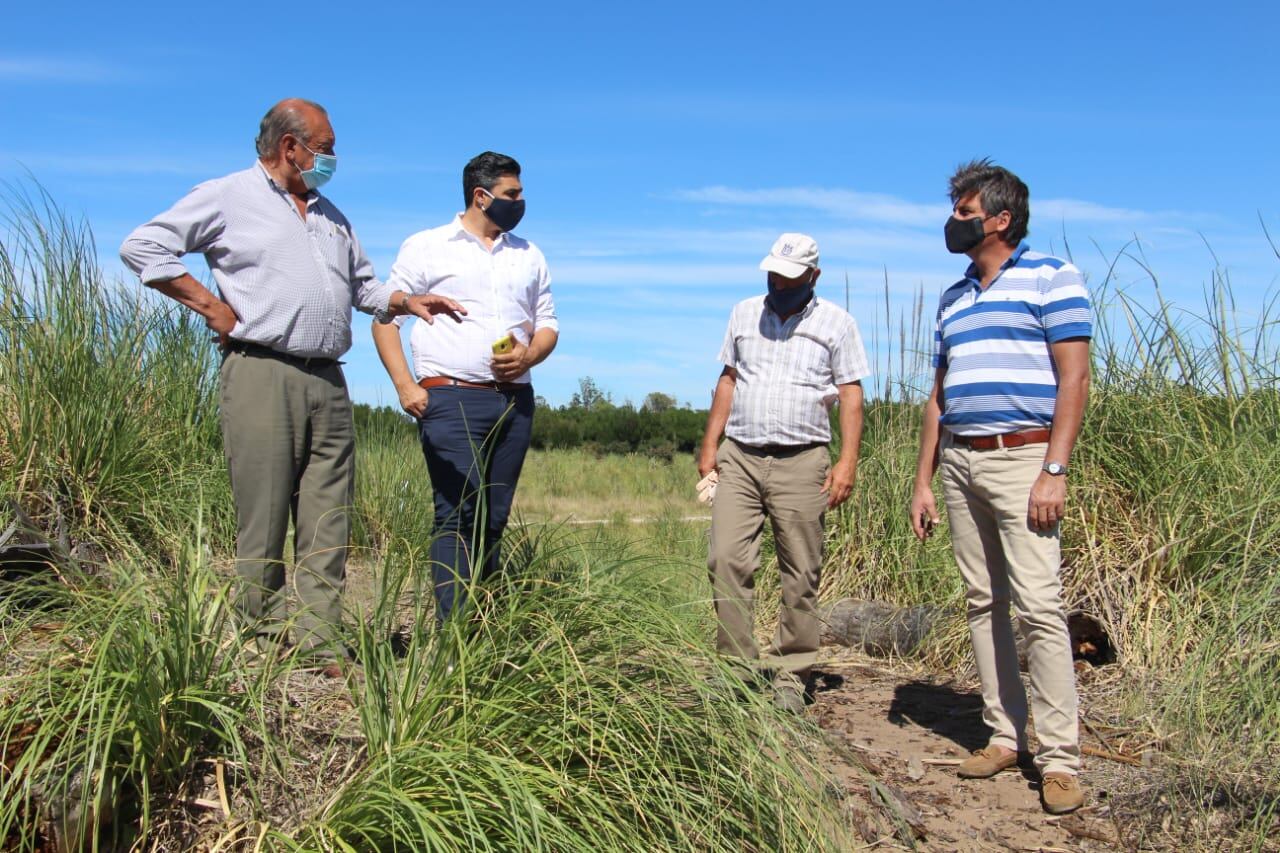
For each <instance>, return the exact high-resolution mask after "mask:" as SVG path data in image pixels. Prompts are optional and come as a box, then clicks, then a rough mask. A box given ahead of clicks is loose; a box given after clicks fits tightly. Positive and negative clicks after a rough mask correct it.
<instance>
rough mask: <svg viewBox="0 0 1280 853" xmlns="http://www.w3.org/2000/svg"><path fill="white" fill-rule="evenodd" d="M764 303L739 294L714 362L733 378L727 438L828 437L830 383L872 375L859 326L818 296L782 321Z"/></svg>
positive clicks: (803, 440)
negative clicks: (729, 370)
mask: <svg viewBox="0 0 1280 853" xmlns="http://www.w3.org/2000/svg"><path fill="white" fill-rule="evenodd" d="M764 300H765V298H764V297H763V296H754V297H752V298H750V299H744V300H743V301H742V302H739V303H738V304H737V305H735V306H734V308H733V313H732V314H731V315H730V316H729V328H728V331H727V332H726V333H725V337H724V345H723V346H722V347H721V348H720V361H721V362H722V363H723V364H725V365H727V366H729V367H732V368H733V369H734V370H736V371H737V373H738V381H737V384H736V385H735V386H734V391H733V407H732V408H731V409H730V412H729V422H728V423H727V424H726V425H725V431H724V432H725V435H726V436H728V437H729V438H731V439H733V440H734V441H736V442H738V443H740V444H747V445H751V446H753V447H761V446H765V445H799V444H812V443H815V442H823V443H825V442H828V441H830V440H831V422H830V418H829V417H828V414H827V401H828V400H830V399H832V397H833V396H834V395H835V394H836V388H835V386H836V385H846V384H849V383H851V382H857V381H859V380H862V379H865V378H866V377H867V376H869V375H870V374H871V370H870V367H869V366H868V363H867V354H866V351H865V350H864V349H863V346H862V336H861V335H860V334H859V333H858V324H857V322H856V321H854V319H853V318H852V317H850V316H849V314H848V312H846V311H844V310H843V309H841V308H837V307H836V306H835V305H833V304H831V303H830V302H827V301H826V300H823V299H819V298H818V297H817V296H816V295H815V296H814V297H813V299H811V300H810V301H809V304H808V305H806V306H805V307H804V310H802V311H801V312H800V313H798V314H793V315H792V316H791V317H788V318H787V319H786V320H785V321H784V320H782V319H781V318H779V317H778V315H777V314H775V313H774V312H773V310H772V309H770V308H768V307H766V306H765V301H764Z"/></svg>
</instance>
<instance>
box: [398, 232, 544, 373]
mask: <svg viewBox="0 0 1280 853" xmlns="http://www.w3.org/2000/svg"><path fill="white" fill-rule="evenodd" d="M387 284H388V285H389V286H390V287H391V289H392V290H393V291H395V290H403V291H407V292H409V293H415V294H425V293H434V294H438V295H440V296H448V297H449V298H450V299H454V300H456V301H458V302H460V303H461V304H462V307H463V308H466V309H467V313H466V315H464V316H463V317H462V322H461V323H456V322H454V321H453V319H452V318H451V317H449V316H448V315H444V314H440V315H437V316H436V317H435V322H434V323H431V324H427V323H424V322H421V321H419V322H417V323H415V324H414V326H413V331H412V332H411V333H410V335H409V344H410V349H411V351H412V353H413V373H414V377H415V378H417V379H423V378H425V377H428V376H452V377H453V378H454V379H462V380H465V381H467V382H493V381H495V377H494V375H493V369H492V368H491V367H490V361H491V360H492V359H493V343H494V341H496V340H498V339H499V338H501V337H503V336H504V335H506V334H507V333H508V332H510V333H512V334H513V335H515V337H516V339H517V340H518V341H520V342H521V343H523V344H525V345H528V343H529V341H531V340H532V339H533V333H534V332H536V331H538V330H539V329H552V330H556V331H558V330H559V328H560V325H559V323H558V322H557V321H556V308H555V303H554V302H553V301H552V299H551V276H550V274H549V273H548V272H547V260H546V258H544V257H543V256H542V252H541V250H539V249H538V247H537V246H535V245H533V244H532V243H530V242H529V241H528V240H524V239H522V238H520V237H517V236H515V235H514V234H510V233H505V234H501V235H499V237H498V238H497V239H496V240H495V241H494V243H493V250H492V251H490V250H489V249H488V248H486V247H485V245H484V242H483V241H482V240H481V239H480V238H479V237H477V236H476V235H474V234H472V233H471V232H470V231H468V230H466V229H465V228H463V227H462V216H461V214H459V215H458V216H455V217H454V219H453V221H452V222H450V223H449V224H448V225H441V226H440V227H439V228H429V229H427V230H426V231H419V232H418V233H417V234H414V235H413V236H412V237H410V238H409V239H408V240H405V241H404V245H402V246H401V247H400V254H399V255H398V256H397V257H396V262H395V264H394V265H393V266H392V267H391V275H390V276H388V278H387ZM407 319H408V317H406V316H400V317H396V318H395V320H394V322H395V323H396V324H397V325H403V324H404V322H405V320H407ZM515 381H516V382H528V381H529V374H528V373H525V374H524V375H523V376H521V377H519V378H518V379H516V380H515Z"/></svg>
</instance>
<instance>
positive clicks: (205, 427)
mask: <svg viewBox="0 0 1280 853" xmlns="http://www.w3.org/2000/svg"><path fill="white" fill-rule="evenodd" d="M0 230H2V231H3V234H4V239H3V241H2V242H0V493H3V494H7V495H10V496H16V497H17V498H18V499H19V500H21V501H22V503H23V504H24V505H25V506H26V508H27V510H28V512H29V513H30V514H31V515H32V516H35V517H37V518H38V519H39V520H41V521H42V522H44V523H45V526H46V528H47V529H50V530H55V529H58V530H60V531H61V532H62V533H63V535H64V538H73V539H75V538H78V539H81V540H87V541H89V542H91V543H93V544H95V545H98V546H101V547H102V548H106V549H108V550H119V549H121V548H126V547H134V546H139V545H141V546H143V547H146V548H149V549H152V550H157V551H159V552H161V553H165V552H170V551H172V550H173V545H174V543H172V542H169V541H166V540H164V539H163V538H162V537H158V536H157V534H158V532H159V531H160V530H162V529H168V530H174V529H179V528H181V527H183V526H185V523H186V522H187V520H188V519H189V518H190V517H191V514H192V510H193V509H197V510H198V511H199V512H200V513H201V515H202V516H203V517H204V518H205V519H206V520H207V523H208V524H209V526H210V527H211V529H212V530H213V531H214V533H215V536H216V538H217V539H218V541H226V537H227V536H228V535H229V533H230V530H231V529H232V528H231V515H230V501H229V498H228V496H229V488H228V485H227V479H226V476H225V474H224V473H223V465H222V458H221V439H220V438H219V432H218V417H217V410H216V406H215V395H216V375H215V373H214V369H213V368H214V364H215V350H214V349H213V347H211V346H210V345H209V342H208V332H207V330H206V329H204V327H203V324H201V323H198V322H196V321H193V319H192V315H191V313H190V312H187V311H185V310H182V309H180V308H176V307H175V306H172V305H165V304H162V303H161V302H160V301H159V300H157V299H152V298H148V297H149V295H148V294H144V293H143V292H142V291H141V289H140V288H138V287H118V286H115V285H114V284H113V283H111V282H108V281H107V280H105V279H104V277H103V275H102V273H101V271H100V270H99V269H98V265H97V254H96V249H95V247H94V242H93V237H92V234H91V233H90V231H89V228H88V226H87V225H85V224H84V223H82V222H77V221H74V220H72V219H70V218H69V217H67V216H66V215H65V214H63V213H62V212H61V211H60V210H59V209H58V208H57V207H56V206H54V205H53V203H52V202H51V201H50V200H49V199H48V198H47V197H44V196H42V195H37V196H35V197H30V196H18V197H16V198H13V199H11V205H10V207H9V214H8V215H7V216H5V217H3V218H2V219H0ZM94 550H98V549H94Z"/></svg>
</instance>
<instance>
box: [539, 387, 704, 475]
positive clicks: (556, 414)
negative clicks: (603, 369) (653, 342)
mask: <svg viewBox="0 0 1280 853" xmlns="http://www.w3.org/2000/svg"><path fill="white" fill-rule="evenodd" d="M706 423H707V411H706V410H705V409H694V408H692V407H690V406H689V405H688V404H685V405H684V406H681V405H680V404H679V403H677V401H676V398H675V397H672V396H671V395H669V394H663V393H661V392H658V391H654V392H653V393H651V394H649V395H648V396H646V397H645V398H644V402H642V403H641V404H640V405H639V406H638V407H637V406H635V405H633V404H632V403H631V402H630V401H628V402H625V403H623V404H621V405H617V404H615V403H614V402H613V399H612V397H611V396H610V395H609V394H608V393H606V392H604V391H602V390H601V389H600V387H599V386H598V385H596V383H595V380H593V379H592V378H591V377H589V376H587V377H584V378H582V379H580V380H578V390H577V391H576V392H575V393H574V395H573V397H572V399H570V401H569V405H567V406H560V407H558V408H553V407H551V406H549V405H547V403H546V401H545V400H542V399H541V398H539V400H538V409H537V413H536V414H535V415H534V418H533V440H532V446H533V447H535V448H538V449H540V450H547V449H551V448H568V449H574V448H581V449H583V450H587V451H589V452H592V453H645V454H649V455H651V456H661V457H665V458H670V457H672V456H674V455H675V454H677V453H692V452H693V451H694V449H695V448H696V447H697V446H698V444H699V443H700V442H701V441H702V430H703V428H704V427H705V426H706Z"/></svg>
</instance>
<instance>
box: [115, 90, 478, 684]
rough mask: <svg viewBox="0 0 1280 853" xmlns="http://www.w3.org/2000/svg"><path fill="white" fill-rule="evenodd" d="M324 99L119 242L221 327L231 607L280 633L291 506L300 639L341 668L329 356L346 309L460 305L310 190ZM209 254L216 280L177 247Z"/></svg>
mask: <svg viewBox="0 0 1280 853" xmlns="http://www.w3.org/2000/svg"><path fill="white" fill-rule="evenodd" d="M334 144H335V137H334V133H333V126H332V125H331V124H330V123H329V117H328V114H327V113H326V112H325V110H324V108H323V107H321V106H320V105H319V104H316V103H312V102H311V101H305V100H302V99H301V98H289V99H287V100H284V101H281V102H280V103H278V104H276V105H275V106H274V107H272V108H271V109H270V111H268V112H267V114H266V116H264V117H263V119H262V125H261V127H260V129H259V133H258V139H257V149H258V159H257V161H256V162H254V164H253V166H251V167H250V168H248V169H245V170H243V171H240V172H235V173H233V174H231V175H227V176H226V177H223V178H218V179H216V180H212V181H207V182H206V183H203V184H200V185H199V186H198V187H196V188H195V189H193V190H192V191H191V192H190V193H188V194H187V195H186V196H184V197H183V198H182V199H180V200H179V201H178V202H177V203H176V204H175V205H174V206H173V207H172V208H170V209H169V210H167V211H165V212H164V213H162V214H160V215H159V216H157V217H156V218H155V219H153V220H151V221H150V222H148V223H146V224H144V225H140V226H138V228H137V229H135V230H134V232H133V233H132V234H130V235H129V236H128V238H127V239H125V241H124V245H122V246H121V247H120V257H121V258H122V259H123V260H124V262H125V264H126V265H128V266H129V267H130V268H131V269H132V270H133V271H134V272H136V273H137V274H138V276H139V277H140V278H141V279H142V282H143V284H145V285H147V286H148V287H153V288H155V289H156V290H158V291H160V292H161V293H163V294H165V295H166V296H168V297H170V298H172V299H174V300H176V301H178V302H180V303H181V304H183V305H185V306H187V307H188V308H190V309H192V310H193V311H195V312H197V313H198V314H200V315H201V316H202V317H204V319H205V322H206V323H207V324H208V326H209V328H210V329H211V330H212V331H213V332H215V333H216V337H217V340H218V342H219V344H220V345H221V346H222V349H223V353H224V359H223V362H222V370H221V376H220V381H221V401H220V407H219V408H220V411H221V417H222V435H223V442H224V445H225V450H226V456H227V467H228V469H229V471H230V474H231V492H232V495H233V497H234V498H235V504H236V522H237V531H236V569H237V571H238V573H239V575H240V580H241V585H240V590H239V594H238V595H237V597H236V604H237V608H238V610H239V612H240V615H241V617H242V618H243V621H244V623H245V627H246V629H247V630H248V631H250V632H251V633H253V634H254V635H255V636H256V638H257V640H258V643H259V645H261V646H264V647H276V645H277V644H283V643H284V640H285V637H284V629H285V626H286V625H287V620H286V612H285V589H284V581H285V566H284V561H283V558H284V544H285V536H286V533H287V531H288V529H289V518H290V515H291V514H292V516H293V521H294V555H295V559H296V561H297V571H296V572H295V575H294V585H295V587H296V591H297V594H298V599H299V603H300V604H301V605H302V610H301V612H300V613H299V614H298V617H297V625H296V629H297V631H296V634H297V642H298V645H299V647H300V650H301V651H302V652H303V653H305V654H307V655H309V656H311V657H313V658H315V659H316V660H317V662H318V663H319V664H320V668H321V672H322V674H324V675H326V676H330V677H336V676H338V675H341V667H340V666H339V664H338V659H339V658H340V657H342V656H344V654H345V650H344V648H343V646H342V642H341V637H340V635H339V630H338V629H339V626H340V625H341V621H342V602H341V591H342V585H343V581H344V578H345V577H346V560H347V544H348V542H347V540H348V534H349V533H350V529H351V522H350V512H349V510H350V505H351V493H352V487H353V485H354V482H355V456H354V449H353V448H354V445H353V432H352V419H351V401H350V399H349V398H348V397H347V385H346V380H345V379H344V378H343V375H342V369H341V368H340V367H339V362H338V358H339V357H340V356H341V355H342V354H343V353H345V352H346V351H347V350H348V349H350V347H351V309H352V307H353V306H354V307H356V308H359V309H360V310H361V311H366V312H369V313H375V314H378V315H380V316H384V317H387V316H390V315H395V314H404V313H412V314H415V315H416V316H419V317H423V318H426V319H427V320H428V322H430V317H431V315H432V314H433V313H438V312H440V311H445V312H447V313H450V314H455V313H456V311H457V309H458V306H457V305H456V304H454V303H452V302H450V301H449V300H447V299H441V298H440V297H438V296H430V297H427V296H414V297H410V295H409V294H408V293H406V292H404V291H397V290H396V289H395V288H394V287H391V286H389V285H386V284H383V283H382V282H380V281H378V279H377V278H375V277H374V274H373V265H372V264H370V263H369V259H368V258H367V257H366V256H365V254H364V250H363V249H362V248H361V247H360V241H359V240H357V239H356V235H355V231H354V229H352V227H351V223H350V222H348V221H347V218H346V217H345V216H343V215H342V213H341V212H340V211H339V210H338V208H337V207H335V206H334V204H333V202H331V201H329V199H327V198H326V197H325V196H323V195H321V194H320V193H319V192H318V190H319V188H320V187H321V186H322V185H324V183H325V182H326V181H327V180H328V179H329V177H331V176H332V175H333V172H334V170H335V169H336V168H337V165H338V158H337V157H336V156H335V154H334ZM190 252H198V253H200V254H203V255H204V256H205V260H206V261H207V262H208V264H209V269H210V271H211V272H212V273H213V280H214V281H215V282H216V284H217V288H218V294H217V295H214V294H213V293H211V292H210V291H209V290H208V289H206V288H205V286H204V285H202V284H201V283H200V282H199V281H197V280H196V279H195V278H194V277H193V276H192V275H191V273H190V272H189V271H188V270H187V268H186V265H185V264H184V263H183V262H182V256H183V255H185V254H187V253H190Z"/></svg>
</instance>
